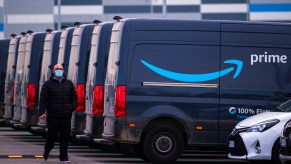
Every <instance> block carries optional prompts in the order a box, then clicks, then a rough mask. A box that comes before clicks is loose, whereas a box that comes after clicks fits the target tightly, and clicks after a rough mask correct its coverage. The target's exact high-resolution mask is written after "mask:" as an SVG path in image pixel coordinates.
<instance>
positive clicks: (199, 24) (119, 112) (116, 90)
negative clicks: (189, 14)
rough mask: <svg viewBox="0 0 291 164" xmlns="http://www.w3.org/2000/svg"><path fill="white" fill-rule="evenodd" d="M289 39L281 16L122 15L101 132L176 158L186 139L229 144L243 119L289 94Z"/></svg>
mask: <svg viewBox="0 0 291 164" xmlns="http://www.w3.org/2000/svg"><path fill="white" fill-rule="evenodd" d="M290 40H291V31H290V25H289V24H283V23H262V22H236V21H190V20H162V19H154V20H150V19H129V20H121V21H117V22H116V23H115V24H114V27H113V29H112V35H111V45H110V52H109V59H108V67H107V73H106V80H105V88H104V94H105V97H104V116H105V117H104V130H103V134H102V137H103V138H105V139H107V140H109V141H114V142H120V143H127V144H133V145H135V146H141V147H139V150H143V153H144V155H145V156H146V158H148V159H150V160H151V161H155V162H171V161H175V160H176V159H177V158H179V156H180V154H181V152H182V151H183V148H184V144H186V146H212V147H213V146H227V137H228V136H229V134H230V132H231V130H232V129H233V127H234V126H235V125H236V124H237V123H238V122H239V121H241V119H243V118H246V117H249V116H251V115H255V114H256V113H258V112H260V111H264V110H270V109H272V108H274V107H275V106H277V105H279V104H281V103H282V102H284V101H286V98H287V97H288V95H290V92H291V81H290V73H291V72H290V71H291V69H290V68H291V65H290V60H289V59H290V58H291V49H290V47H291V43H290ZM254 54H264V55H265V56H268V55H272V57H277V58H276V60H274V59H272V60H269V58H268V60H265V59H266V58H265V59H264V60H262V59H261V60H260V59H255V57H253V59H252V58H251V56H252V55H253V56H254ZM279 56H282V57H280V58H279ZM279 59H280V61H279ZM189 81H190V82H189ZM194 81H195V82H194ZM94 141H95V140H94ZM96 141H101V140H96ZM103 142H104V140H103ZM107 142H108V141H107ZM137 144H139V145H137ZM133 145H132V146H133ZM141 155H142V153H141Z"/></svg>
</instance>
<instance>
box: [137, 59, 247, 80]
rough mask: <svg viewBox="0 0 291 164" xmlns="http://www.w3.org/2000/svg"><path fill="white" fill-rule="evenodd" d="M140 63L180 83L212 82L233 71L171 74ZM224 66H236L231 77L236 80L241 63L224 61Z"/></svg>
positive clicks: (233, 60)
mask: <svg viewBox="0 0 291 164" xmlns="http://www.w3.org/2000/svg"><path fill="white" fill-rule="evenodd" d="M141 62H142V63H143V64H144V65H145V66H146V67H148V68H149V69H151V70H152V71H154V72H156V73H157V74H159V75H161V76H164V77H166V78H169V79H172V80H177V81H182V82H192V83H193V82H204V81H209V80H214V79H217V78H220V77H222V76H225V75H227V74H229V73H230V72H232V71H233V70H235V69H234V67H230V68H227V69H224V70H221V71H217V72H211V73H205V74H184V73H178V72H172V71H168V70H165V69H162V68H159V67H156V66H154V65H152V64H150V63H148V62H146V61H144V60H141ZM224 63H225V64H234V65H236V66H237V69H236V72H235V74H234V76H233V78H234V79H235V78H237V76H238V75H239V74H240V72H241V69H242V66H243V62H242V61H240V60H235V59H232V60H226V61H224Z"/></svg>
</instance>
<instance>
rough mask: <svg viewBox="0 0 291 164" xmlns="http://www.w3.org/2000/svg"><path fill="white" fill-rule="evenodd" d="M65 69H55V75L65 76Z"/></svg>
mask: <svg viewBox="0 0 291 164" xmlns="http://www.w3.org/2000/svg"><path fill="white" fill-rule="evenodd" d="M63 73H64V71H63V70H56V71H55V75H56V77H62V76H63Z"/></svg>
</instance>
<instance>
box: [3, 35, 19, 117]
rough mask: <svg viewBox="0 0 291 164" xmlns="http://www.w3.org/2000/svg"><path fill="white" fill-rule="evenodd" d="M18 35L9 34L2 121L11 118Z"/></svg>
mask: <svg viewBox="0 0 291 164" xmlns="http://www.w3.org/2000/svg"><path fill="white" fill-rule="evenodd" d="M19 41H20V36H17V35H16V34H11V39H10V43H9V54H8V61H7V71H6V77H5V93H4V94H5V99H4V102H5V110H4V116H3V118H4V119H3V121H4V122H7V120H9V119H11V118H12V113H11V112H13V110H12V109H13V102H14V79H15V73H16V64H17V55H18V46H19Z"/></svg>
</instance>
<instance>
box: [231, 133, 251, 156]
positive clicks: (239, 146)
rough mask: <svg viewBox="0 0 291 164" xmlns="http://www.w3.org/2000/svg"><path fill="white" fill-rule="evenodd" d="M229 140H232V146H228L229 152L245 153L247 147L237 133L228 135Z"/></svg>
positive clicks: (233, 153)
mask: <svg viewBox="0 0 291 164" xmlns="http://www.w3.org/2000/svg"><path fill="white" fill-rule="evenodd" d="M229 140H231V141H234V148H229V153H230V154H231V155H235V156H244V155H247V149H246V147H245V144H244V142H243V140H242V138H241V136H240V135H239V133H237V134H235V135H234V136H233V135H230V136H229Z"/></svg>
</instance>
